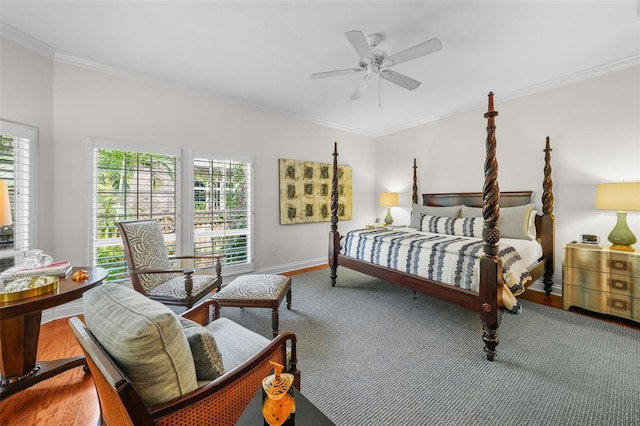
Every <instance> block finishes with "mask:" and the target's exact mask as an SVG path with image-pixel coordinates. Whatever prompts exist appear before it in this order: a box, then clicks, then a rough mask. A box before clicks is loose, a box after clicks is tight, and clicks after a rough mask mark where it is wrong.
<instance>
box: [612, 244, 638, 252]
mask: <svg viewBox="0 0 640 426" xmlns="http://www.w3.org/2000/svg"><path fill="white" fill-rule="evenodd" d="M609 250H620V251H636V249H634V248H633V247H631V246H620V245H617V244H611V247H609Z"/></svg>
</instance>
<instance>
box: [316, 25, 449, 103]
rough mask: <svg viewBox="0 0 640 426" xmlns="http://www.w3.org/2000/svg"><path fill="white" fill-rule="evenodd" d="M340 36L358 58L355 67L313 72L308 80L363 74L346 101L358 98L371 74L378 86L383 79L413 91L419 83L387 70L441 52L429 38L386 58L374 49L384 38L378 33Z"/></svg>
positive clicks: (437, 45)
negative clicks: (376, 78) (354, 73)
mask: <svg viewBox="0 0 640 426" xmlns="http://www.w3.org/2000/svg"><path fill="white" fill-rule="evenodd" d="M344 35H345V37H346V38H347V40H348V41H349V43H351V46H352V47H353V48H354V50H355V51H356V53H357V54H358V56H359V57H360V60H359V61H358V65H359V68H355V69H351V70H336V71H327V72H321V73H315V74H311V78H324V77H331V76H335V75H342V74H350V73H352V72H360V71H366V74H365V76H364V78H363V79H362V80H360V83H359V84H358V86H357V87H356V89H355V91H354V92H353V94H352V95H351V97H350V98H349V99H350V100H354V99H360V96H361V95H362V93H363V92H364V90H365V88H366V86H367V85H368V82H369V80H370V79H371V75H372V74H377V75H378V86H379V85H380V79H381V78H383V79H385V80H387V81H389V82H391V83H393V84H396V85H398V86H400V87H402V88H404V89H406V90H415V89H417V88H418V86H420V84H421V83H420V82H419V81H417V80H414V79H412V78H410V77H407V76H406V75H403V74H400V73H399V72H397V71H393V70H389V69H388V68H390V67H392V66H394V65H397V64H400V63H403V62H407V61H411V60H413V59H417V58H420V57H422V56H426V55H429V54H431V53H434V52H437V51H439V50H441V49H442V43H441V42H440V40H438V39H437V38H432V39H430V40H427V41H424V42H422V43H419V44H417V45H415V46H412V47H409V48H408V49H405V50H402V51H400V52H397V53H395V54H393V55H391V56H387V54H386V53H385V52H384V51H383V50H381V49H377V48H376V46H377V45H378V44H379V43H380V42H381V41H382V40H384V36H383V35H382V34H381V33H373V34H369V35H368V36H366V37H365V35H364V33H363V32H362V31H358V30H352V31H347V32H346V33H344Z"/></svg>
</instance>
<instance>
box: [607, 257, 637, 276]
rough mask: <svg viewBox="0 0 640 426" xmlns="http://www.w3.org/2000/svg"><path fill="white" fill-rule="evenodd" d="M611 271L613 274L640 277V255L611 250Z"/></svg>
mask: <svg viewBox="0 0 640 426" xmlns="http://www.w3.org/2000/svg"><path fill="white" fill-rule="evenodd" d="M609 271H610V272H611V273H612V274H618V275H627V276H630V277H637V278H640V257H638V256H633V255H629V254H623V253H614V252H613V251H612V252H610V255H609Z"/></svg>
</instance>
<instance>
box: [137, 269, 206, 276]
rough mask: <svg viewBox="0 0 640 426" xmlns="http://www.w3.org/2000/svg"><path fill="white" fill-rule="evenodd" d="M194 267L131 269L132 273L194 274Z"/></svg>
mask: <svg viewBox="0 0 640 426" xmlns="http://www.w3.org/2000/svg"><path fill="white" fill-rule="evenodd" d="M193 272H194V271H193V269H129V273H130V274H138V275H144V274H185V275H192V274H193Z"/></svg>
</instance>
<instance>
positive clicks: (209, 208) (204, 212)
mask: <svg viewBox="0 0 640 426" xmlns="http://www.w3.org/2000/svg"><path fill="white" fill-rule="evenodd" d="M251 174H252V164H251V162H246V161H232V160H219V159H215V158H204V157H202V156H198V157H196V158H194V161H193V177H194V179H193V180H194V186H193V200H194V206H193V221H194V223H193V233H194V236H193V251H194V254H196V255H220V254H221V255H223V256H224V258H223V259H224V260H223V265H224V267H225V269H227V270H228V269H229V267H232V266H233V265H245V266H246V265H248V264H251V263H252V262H253V259H252V258H253V255H252V252H253V248H252V246H253V241H252V236H253V220H252V219H253V218H252V197H251V194H252V188H251V186H252V176H251Z"/></svg>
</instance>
